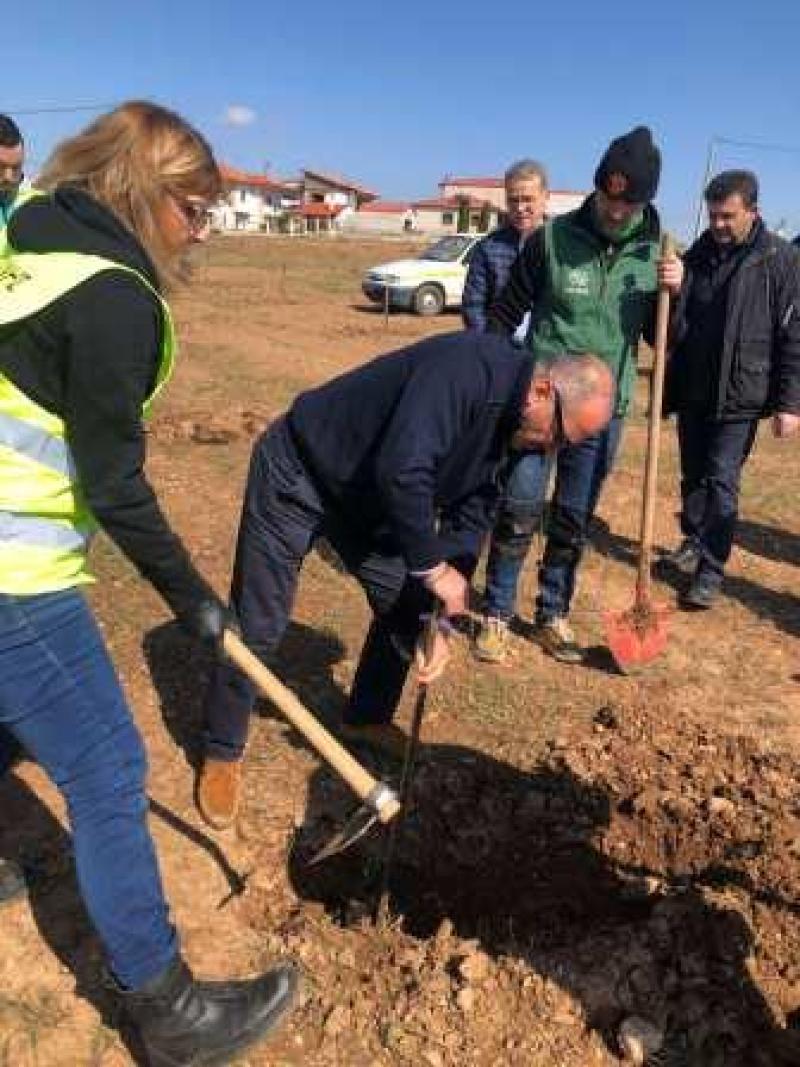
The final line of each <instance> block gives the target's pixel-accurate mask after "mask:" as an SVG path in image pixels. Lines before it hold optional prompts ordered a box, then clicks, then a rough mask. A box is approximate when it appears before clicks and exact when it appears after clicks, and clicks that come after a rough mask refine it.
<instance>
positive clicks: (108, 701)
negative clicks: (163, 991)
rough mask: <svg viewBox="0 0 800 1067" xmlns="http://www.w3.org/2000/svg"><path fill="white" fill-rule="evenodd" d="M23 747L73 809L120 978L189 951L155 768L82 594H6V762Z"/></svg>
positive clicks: (1, 660)
mask: <svg viewBox="0 0 800 1067" xmlns="http://www.w3.org/2000/svg"><path fill="white" fill-rule="evenodd" d="M19 744H22V745H23V746H24V747H25V749H27V751H28V752H29V753H30V755H31V756H32V758H33V759H34V760H36V762H37V763H38V764H39V765H40V766H41V767H42V768H43V769H44V770H45V771H46V772H47V774H48V775H49V776H50V778H51V779H52V780H53V782H54V783H55V784H56V785H57V786H58V788H59V790H60V791H61V793H62V795H63V796H64V799H65V800H66V803H67V810H68V814H69V821H70V825H71V828H72V837H73V847H74V852H75V865H76V869H77V877H78V884H79V886H80V890H81V894H82V896H83V900H84V903H85V904H86V908H87V911H88V912H89V917H90V918H91V920H92V923H93V924H94V927H95V929H96V930H97V932H98V934H99V936H100V940H101V941H102V942H103V945H104V947H105V950H106V953H107V956H108V962H109V966H110V968H111V970H112V972H113V973H114V975H115V976H116V978H117V979H118V980H119V982H120V983H121V984H122V985H124V986H126V987H127V988H129V989H137V988H138V987H140V986H141V985H143V984H144V983H146V982H148V981H149V980H150V979H151V978H154V977H156V976H157V975H159V974H160V973H161V972H162V971H164V970H165V968H166V967H167V966H168V965H169V964H170V963H171V961H172V960H173V959H174V957H175V955H176V953H177V951H178V942H177V935H176V933H175V929H174V927H173V926H172V924H171V923H170V921H169V915H168V909H167V904H166V902H165V900H164V894H163V892H162V888H161V879H160V875H159V871H158V863H157V860H156V855H155V850H154V847H153V841H152V839H151V837H150V833H149V830H148V827H147V795H146V793H145V775H146V772H147V761H146V757H145V753H144V748H143V745H142V740H141V738H140V736H139V732H138V730H137V729H136V726H135V725H134V722H133V719H132V717H131V713H130V711H129V709H128V706H127V704H126V702H125V697H124V696H123V693H122V690H121V689H120V685H119V682H118V681H117V677H116V674H115V673H114V668H113V666H112V664H111V660H110V659H109V656H108V653H107V651H106V648H105V645H104V644H103V639H102V637H101V636H100V633H99V631H98V629H97V626H96V624H95V622H94V619H93V618H92V615H91V612H90V611H89V608H88V606H87V604H86V601H85V600H84V598H83V596H82V594H81V593H79V592H78V591H77V590H74V589H69V590H66V591H64V592H58V593H47V594H43V595H41V596H31V597H11V596H7V595H5V594H3V593H0V766H2V765H4V764H5V765H7V764H8V762H9V760H10V758H12V757H13V754H14V753H15V751H16V748H17V746H18V745H19Z"/></svg>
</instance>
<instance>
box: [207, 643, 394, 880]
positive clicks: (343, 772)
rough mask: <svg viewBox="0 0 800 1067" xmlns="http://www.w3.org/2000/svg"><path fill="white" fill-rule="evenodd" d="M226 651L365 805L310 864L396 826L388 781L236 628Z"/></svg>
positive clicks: (391, 790) (392, 796)
mask: <svg viewBox="0 0 800 1067" xmlns="http://www.w3.org/2000/svg"><path fill="white" fill-rule="evenodd" d="M222 647H223V649H224V651H225V654H226V655H227V656H228V658H229V659H230V660H231V661H232V662H233V663H235V664H236V666H237V667H238V668H239V670H240V671H242V672H243V673H244V674H246V675H247V677H248V678H249V679H250V681H251V682H252V683H253V685H255V686H256V688H257V689H258V690H259V691H260V692H261V693H262V694H263V695H264V696H265V697H267V699H268V700H270V701H272V703H273V704H274V705H275V707H276V708H277V709H278V711H280V712H281V714H282V715H283V716H284V717H285V718H286V719H288V720H289V722H290V723H291V724H292V726H294V727H295V729H297V730H299V731H300V733H301V734H302V735H303V737H305V738H306V740H307V741H308V742H309V744H310V745H311V746H312V747H313V748H314V749H315V750H316V751H317V752H318V753H319V755H320V756H322V758H323V759H324V760H325V761H326V763H329V764H330V766H331V767H333V769H334V770H335V771H336V772H337V774H339V775H340V776H341V777H342V778H343V779H344V780H345V782H347V784H348V785H349V786H350V788H351V789H352V790H353V792H354V793H355V794H356V795H357V796H358V797H359V799H360V800H361V801H362V804H361V807H360V808H359V809H358V810H357V811H356V812H355V814H354V815H353V816H351V818H350V819H348V821H347V823H346V824H345V825H344V826H343V827H342V829H341V830H339V831H338V832H337V833H336V834H335V835H334V836H333V838H332V839H331V840H330V841H329V842H328V843H327V844H326V845H325V846H324V847H323V848H321V849H320V850H319V851H318V852H317V853H316V855H314V856H313V857H312V859H311V860H310V863H311V864H314V863H319V862H320V861H321V860H323V859H327V858H328V857H329V856H334V855H336V854H337V853H338V852H344V850H345V849H347V848H349V847H350V845H352V844H353V843H354V842H356V841H358V840H359V838H361V837H363V836H364V835H365V834H366V833H367V832H368V831H369V830H370V829H371V828H372V827H373V826H374V825H375V824H376V823H378V822H381V823H383V824H384V825H386V824H387V823H389V822H391V820H392V819H393V818H394V816H395V815H397V813H398V811H399V810H400V802H399V800H398V798H397V794H396V793H395V791H394V790H393V789H392V788H391V787H390V786H388V785H387V784H386V783H385V782H381V781H378V779H376V778H373V776H372V775H371V774H370V773H369V771H368V770H367V769H366V768H365V767H363V766H362V765H361V764H360V763H359V762H358V760H356V759H354V758H353V756H351V755H350V753H349V752H348V751H347V749H346V748H344V747H343V746H342V745H340V744H339V742H338V741H337V740H336V738H335V737H334V736H333V735H332V734H331V733H329V732H328V731H327V730H326V729H325V727H324V726H323V725H322V723H320V722H319V720H318V719H316V718H315V717H314V716H313V715H312V714H311V712H310V711H308V710H307V709H306V708H305V707H303V705H302V704H301V703H300V701H299V700H298V699H297V697H296V696H295V695H294V693H293V692H292V691H291V690H290V689H287V688H286V686H285V685H284V684H283V682H280V681H279V680H278V679H277V678H276V677H275V675H274V674H273V673H272V671H271V670H269V668H268V667H265V666H264V664H263V663H262V662H261V660H260V659H258V657H257V656H255V655H254V654H253V653H252V652H251V651H250V649H249V648H248V647H247V646H246V645H245V644H244V642H243V641H242V640H241V638H239V637H237V635H236V634H235V633H234V632H233V631H232V630H226V631H225V636H224V639H223V644H222Z"/></svg>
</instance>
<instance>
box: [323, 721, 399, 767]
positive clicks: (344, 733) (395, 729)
mask: <svg viewBox="0 0 800 1067" xmlns="http://www.w3.org/2000/svg"><path fill="white" fill-rule="evenodd" d="M339 734H340V735H341V738H342V740H343V741H345V742H346V743H347V744H349V745H367V746H368V747H369V748H374V749H375V750H376V751H378V752H381V753H383V755H384V756H391V757H392V759H396V760H402V759H404V758H405V754H406V746H407V745H408V734H406V733H404V731H403V730H401V729H400V727H399V726H395V725H394V723H393V722H385V723H384V722H379V723H366V724H364V725H363V726H362V725H359V724H356V723H343V724H342V726H340V728H339Z"/></svg>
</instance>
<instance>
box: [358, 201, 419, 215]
mask: <svg viewBox="0 0 800 1067" xmlns="http://www.w3.org/2000/svg"><path fill="white" fill-rule="evenodd" d="M410 207H411V204H407V203H405V202H404V201H402V200H370V202H369V203H368V204H362V205H361V207H360V208H359V209H358V211H359V214H363V213H365V214H369V213H370V212H377V213H378V214H384V215H402V214H404V213H405V212H406V211H408V209H409V208H410Z"/></svg>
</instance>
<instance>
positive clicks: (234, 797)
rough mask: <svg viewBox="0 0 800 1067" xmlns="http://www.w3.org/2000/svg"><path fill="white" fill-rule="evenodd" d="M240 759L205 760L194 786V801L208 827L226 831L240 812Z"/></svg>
mask: <svg viewBox="0 0 800 1067" xmlns="http://www.w3.org/2000/svg"><path fill="white" fill-rule="evenodd" d="M241 789H242V761H241V760H219V759H206V760H205V762H204V763H203V766H202V767H201V768H200V774H199V775H198V776H197V786H196V788H195V803H196V804H197V808H198V810H199V812H200V814H201V815H202V816H203V818H204V819H205V820H206V822H207V823H208V824H209V826H213V827H214V829H215V830H227V828H228V827H229V826H233V823H234V820H235V819H236V815H237V813H238V811H239V798H240V794H241Z"/></svg>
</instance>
